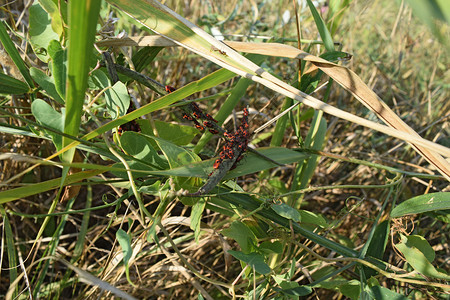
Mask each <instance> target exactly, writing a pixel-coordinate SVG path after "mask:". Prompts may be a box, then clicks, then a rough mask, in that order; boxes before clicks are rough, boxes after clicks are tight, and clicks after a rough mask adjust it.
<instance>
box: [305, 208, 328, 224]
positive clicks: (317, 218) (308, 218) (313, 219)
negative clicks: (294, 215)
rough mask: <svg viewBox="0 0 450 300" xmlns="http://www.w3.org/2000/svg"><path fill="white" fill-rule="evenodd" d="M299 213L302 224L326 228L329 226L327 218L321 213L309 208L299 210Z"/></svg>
mask: <svg viewBox="0 0 450 300" xmlns="http://www.w3.org/2000/svg"><path fill="white" fill-rule="evenodd" d="M299 213H300V219H301V223H302V224H314V225H317V226H319V227H321V228H326V227H327V226H328V223H327V220H325V218H324V217H323V216H322V215H320V214H316V213H313V212H311V211H308V210H299Z"/></svg>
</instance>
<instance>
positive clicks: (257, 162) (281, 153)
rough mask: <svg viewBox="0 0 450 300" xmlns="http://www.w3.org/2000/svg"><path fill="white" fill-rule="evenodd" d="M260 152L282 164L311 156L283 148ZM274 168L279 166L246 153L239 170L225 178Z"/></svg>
mask: <svg viewBox="0 0 450 300" xmlns="http://www.w3.org/2000/svg"><path fill="white" fill-rule="evenodd" d="M258 152H260V153H261V154H263V155H264V156H267V157H269V158H271V159H272V160H274V161H276V162H278V163H281V164H290V163H293V162H300V161H303V160H304V159H306V158H308V157H309V156H310V155H309V154H306V153H302V152H299V151H295V150H291V149H287V148H282V147H273V148H258ZM211 166H212V164H211ZM274 167H277V165H275V164H274V163H272V162H270V161H268V160H266V159H264V158H262V157H260V156H258V155H256V154H253V153H246V154H245V156H244V159H243V160H241V162H240V163H239V165H238V166H237V168H236V169H234V170H232V171H230V172H228V173H227V175H226V176H225V177H224V180H228V179H232V178H235V177H240V176H244V175H247V174H252V173H256V172H259V171H263V170H267V169H270V168H274Z"/></svg>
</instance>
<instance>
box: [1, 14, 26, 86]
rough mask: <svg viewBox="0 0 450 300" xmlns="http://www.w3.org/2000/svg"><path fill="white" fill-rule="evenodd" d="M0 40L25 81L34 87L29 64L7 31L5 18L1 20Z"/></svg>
mask: <svg viewBox="0 0 450 300" xmlns="http://www.w3.org/2000/svg"><path fill="white" fill-rule="evenodd" d="M0 42H1V43H2V44H3V47H4V48H5V50H6V52H8V54H9V56H10V57H11V59H12V60H13V62H14V64H15V65H16V66H17V68H18V69H19V71H20V73H21V74H22V76H23V78H25V81H26V82H27V84H28V86H29V87H30V88H34V83H33V79H32V78H31V76H30V72H29V70H28V68H27V66H26V65H25V62H24V61H23V60H22V57H21V56H20V54H19V51H17V49H16V47H15V46H14V43H13V42H12V40H11V38H10V37H9V35H8V33H7V32H6V23H5V22H4V21H3V20H2V21H0Z"/></svg>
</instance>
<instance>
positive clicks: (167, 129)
mask: <svg viewBox="0 0 450 300" xmlns="http://www.w3.org/2000/svg"><path fill="white" fill-rule="evenodd" d="M142 121H146V120H142ZM138 123H139V124H141V123H143V122H141V121H139V122H138ZM146 123H149V122H148V121H146ZM153 124H154V125H155V127H156V130H157V132H158V135H159V137H160V138H162V139H164V140H166V141H169V142H171V143H173V144H175V145H177V146H184V145H187V144H189V143H190V142H191V141H192V139H193V138H194V137H195V136H196V135H197V134H198V130H197V129H196V128H194V127H192V126H186V125H179V124H173V123H167V122H163V121H158V120H154V122H153ZM142 132H143V133H146V131H145V130H144V128H142ZM151 135H153V132H151Z"/></svg>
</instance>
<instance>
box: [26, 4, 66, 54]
mask: <svg viewBox="0 0 450 300" xmlns="http://www.w3.org/2000/svg"><path fill="white" fill-rule="evenodd" d="M29 12H30V17H29V20H30V26H29V28H30V30H29V31H28V34H29V36H30V44H31V46H32V47H33V49H34V52H35V53H36V56H37V57H38V58H39V59H40V60H42V61H43V62H48V61H49V59H50V56H49V53H48V50H47V49H48V47H49V44H50V42H51V41H53V40H57V41H58V40H59V36H58V34H57V33H56V32H55V31H53V28H52V24H51V23H52V20H51V17H50V15H49V14H48V13H47V12H46V11H45V10H44V9H43V8H42V6H41V5H40V4H39V2H38V1H34V3H33V5H31V7H30V9H29Z"/></svg>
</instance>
